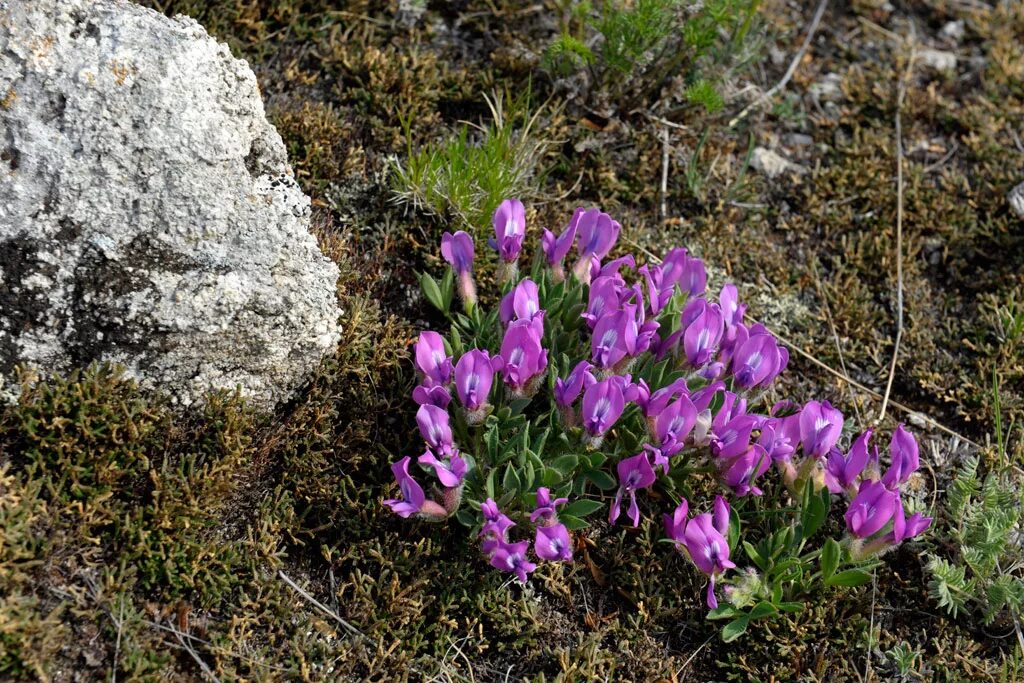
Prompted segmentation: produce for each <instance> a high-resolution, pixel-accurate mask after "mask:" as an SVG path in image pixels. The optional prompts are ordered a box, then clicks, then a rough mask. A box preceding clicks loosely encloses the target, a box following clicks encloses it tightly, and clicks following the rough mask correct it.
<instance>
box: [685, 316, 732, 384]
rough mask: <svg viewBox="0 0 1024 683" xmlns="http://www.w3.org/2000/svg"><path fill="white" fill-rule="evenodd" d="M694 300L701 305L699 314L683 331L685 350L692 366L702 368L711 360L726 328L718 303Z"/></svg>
mask: <svg viewBox="0 0 1024 683" xmlns="http://www.w3.org/2000/svg"><path fill="white" fill-rule="evenodd" d="M693 301H694V302H700V304H701V305H700V306H699V312H698V314H697V316H696V317H695V318H694V319H693V321H692V322H690V323H689V324H688V325H687V327H686V331H685V332H684V333H683V350H684V352H685V353H686V360H687V362H688V363H689V364H690V366H691V367H694V368H700V367H704V366H705V365H707V364H708V363H709V362H710V361H711V359H712V357H713V356H714V353H715V350H716V349H717V347H718V342H719V341H720V340H721V339H722V333H723V331H724V329H725V328H724V327H723V317H722V310H721V308H719V307H718V305H717V304H709V303H708V302H707V301H705V300H704V299H694V300H693Z"/></svg>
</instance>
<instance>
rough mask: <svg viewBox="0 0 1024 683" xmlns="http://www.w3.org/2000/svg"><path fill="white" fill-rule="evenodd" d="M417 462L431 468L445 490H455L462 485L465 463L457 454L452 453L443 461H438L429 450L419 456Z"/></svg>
mask: <svg viewBox="0 0 1024 683" xmlns="http://www.w3.org/2000/svg"><path fill="white" fill-rule="evenodd" d="M417 462H418V463H419V464H421V465H426V466H428V467H433V468H434V472H435V473H436V474H437V478H438V479H439V480H440V481H441V484H442V485H443V486H445V487H447V488H455V487H456V486H461V485H462V479H463V477H465V476H466V461H465V460H463V459H462V458H461V457H459V454H458V453H452V454H451V455H450V456H448V458H447V459H445V460H438V459H437V457H436V456H435V455H434V454H433V453H431V452H430V451H429V450H428V451H427V452H425V453H424V454H423V455H421V456H420V457H419V458H418V459H417Z"/></svg>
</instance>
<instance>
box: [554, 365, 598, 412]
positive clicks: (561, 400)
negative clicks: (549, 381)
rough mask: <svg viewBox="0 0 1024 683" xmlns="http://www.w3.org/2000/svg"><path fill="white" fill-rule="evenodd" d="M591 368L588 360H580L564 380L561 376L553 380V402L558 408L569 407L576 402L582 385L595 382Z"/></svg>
mask: <svg viewBox="0 0 1024 683" xmlns="http://www.w3.org/2000/svg"><path fill="white" fill-rule="evenodd" d="M593 368H594V366H593V365H591V364H590V363H589V362H588V361H585V360H581V361H580V362H579V363H577V364H576V367H574V368H573V369H572V372H570V373H569V376H568V377H566V378H565V379H564V380H563V379H562V378H561V377H559V378H558V379H556V380H555V391H554V395H555V403H556V404H557V405H558V407H559V408H569V407H571V406H572V404H573V403H575V402H576V399H577V398H579V395H580V392H581V391H583V388H584V387H589V386H590V385H591V384H594V383H595V382H597V379H595V378H594V374H593V373H592V372H591V370H592V369H593Z"/></svg>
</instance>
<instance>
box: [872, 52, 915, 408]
mask: <svg viewBox="0 0 1024 683" xmlns="http://www.w3.org/2000/svg"><path fill="white" fill-rule="evenodd" d="M909 44H910V54H909V55H908V57H907V68H906V70H905V71H904V72H903V76H902V77H901V78H900V80H899V83H898V85H897V86H896V339H895V340H894V341H893V345H892V362H891V363H890V364H889V379H888V381H886V383H885V395H884V396H883V397H882V407H881V408H879V410H878V417H876V418H875V424H878V423H880V422H881V421H882V420H883V419H884V418H885V410H886V408H887V407H888V405H889V394H890V393H891V392H892V382H893V380H894V379H895V378H896V361H897V359H898V357H899V353H900V342H901V341H902V340H903V122H902V118H901V116H900V113H901V112H902V110H903V101H904V100H905V99H906V97H907V83H908V82H909V81H910V77H911V74H912V73H913V70H914V40H913V37H911V39H910V41H909Z"/></svg>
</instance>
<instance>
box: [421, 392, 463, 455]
mask: <svg viewBox="0 0 1024 683" xmlns="http://www.w3.org/2000/svg"><path fill="white" fill-rule="evenodd" d="M416 424H417V425H418V426H419V428H420V435H422V436H423V440H424V441H426V442H427V445H428V446H430V448H431V449H432V450H434V451H436V452H438V453H440V454H441V455H449V454H451V453H452V452H453V451H454V448H453V445H452V428H451V424H450V423H449V418H448V412H447V411H445V410H444V409H442V408H438V407H437V406H432V405H429V404H426V405H422V406H420V409H419V410H417V411H416Z"/></svg>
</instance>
